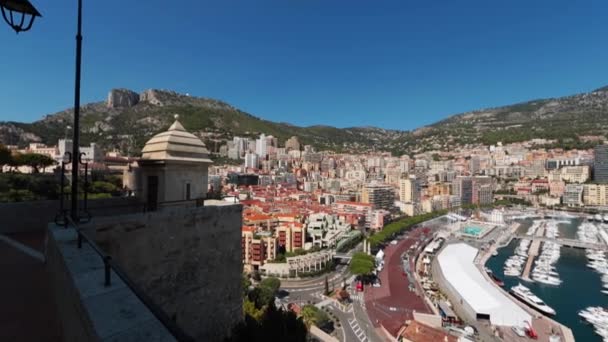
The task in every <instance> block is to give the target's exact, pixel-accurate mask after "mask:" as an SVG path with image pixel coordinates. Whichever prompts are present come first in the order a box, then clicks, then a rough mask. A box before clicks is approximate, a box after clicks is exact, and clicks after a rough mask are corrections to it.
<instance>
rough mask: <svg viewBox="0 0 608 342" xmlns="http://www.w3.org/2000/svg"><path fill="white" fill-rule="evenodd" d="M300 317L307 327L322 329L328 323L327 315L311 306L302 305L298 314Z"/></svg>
mask: <svg viewBox="0 0 608 342" xmlns="http://www.w3.org/2000/svg"><path fill="white" fill-rule="evenodd" d="M300 316H301V317H302V320H303V321H304V324H306V326H307V327H310V326H311V325H316V326H318V327H323V326H325V325H327V324H328V323H329V322H330V319H329V317H328V316H327V314H326V313H325V312H323V311H322V310H320V309H319V308H317V307H316V306H314V305H312V304H307V305H304V307H302V311H301V312H300Z"/></svg>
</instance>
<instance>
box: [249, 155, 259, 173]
mask: <svg viewBox="0 0 608 342" xmlns="http://www.w3.org/2000/svg"><path fill="white" fill-rule="evenodd" d="M259 165H260V160H259V158H258V155H257V154H255V153H247V154H245V167H248V168H252V169H257V168H258V167H259Z"/></svg>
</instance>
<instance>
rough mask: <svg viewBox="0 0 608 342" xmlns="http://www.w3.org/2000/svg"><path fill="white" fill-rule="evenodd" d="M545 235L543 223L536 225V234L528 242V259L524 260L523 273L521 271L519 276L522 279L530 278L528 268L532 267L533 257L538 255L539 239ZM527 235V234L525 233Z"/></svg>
mask: <svg viewBox="0 0 608 342" xmlns="http://www.w3.org/2000/svg"><path fill="white" fill-rule="evenodd" d="M544 235H545V224H543V225H542V226H540V227H538V229H537V230H536V234H535V236H534V239H533V240H532V243H531V244H530V248H529V249H528V261H526V267H525V268H524V273H522V275H521V277H522V278H523V279H526V280H529V279H530V270H531V269H532V263H533V262H534V258H536V256H537V255H538V250H539V249H540V243H541V242H542V241H541V239H542V238H543V237H544ZM526 236H527V235H526Z"/></svg>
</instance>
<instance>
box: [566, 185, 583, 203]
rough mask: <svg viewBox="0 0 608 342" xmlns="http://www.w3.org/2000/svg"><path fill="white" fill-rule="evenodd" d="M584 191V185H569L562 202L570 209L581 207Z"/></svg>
mask: <svg viewBox="0 0 608 342" xmlns="http://www.w3.org/2000/svg"><path fill="white" fill-rule="evenodd" d="M583 189H584V186H583V185H582V184H567V185H566V189H565V190H564V196H563V197H562V202H563V204H564V205H567V206H569V207H580V206H582V205H583Z"/></svg>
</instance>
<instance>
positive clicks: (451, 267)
mask: <svg viewBox="0 0 608 342" xmlns="http://www.w3.org/2000/svg"><path fill="white" fill-rule="evenodd" d="M477 253H478V250H477V248H474V247H471V246H469V245H467V244H465V243H455V244H451V245H448V246H446V247H445V248H444V249H443V250H442V251H441V252H439V254H438V255H437V258H435V260H434V261H433V267H432V272H433V279H434V280H435V281H436V282H437V284H438V285H439V287H440V288H441V290H442V292H443V293H445V294H447V296H448V298H449V299H450V301H452V302H453V303H456V302H458V303H460V305H459V306H460V307H461V308H462V313H463V315H464V316H465V317H464V318H465V320H470V321H477V320H489V321H490V323H491V324H492V325H498V326H506V327H512V326H521V325H522V322H525V321H531V319H532V316H531V315H530V314H529V313H528V312H526V311H525V310H524V309H522V308H521V307H519V306H518V305H517V304H516V303H514V302H513V301H514V300H515V299H512V298H511V297H509V296H508V295H507V294H506V293H505V292H502V291H500V290H499V289H498V288H497V287H496V286H494V284H491V283H490V282H489V280H487V279H485V278H484V276H483V275H482V274H481V272H482V271H481V270H480V269H479V268H477V267H475V264H474V260H475V257H476V256H477Z"/></svg>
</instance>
